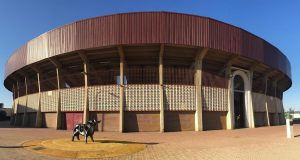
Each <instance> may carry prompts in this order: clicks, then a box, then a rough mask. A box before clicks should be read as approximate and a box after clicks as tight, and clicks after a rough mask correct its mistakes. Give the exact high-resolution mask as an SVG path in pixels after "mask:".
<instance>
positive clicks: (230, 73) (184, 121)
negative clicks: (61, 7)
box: [4, 12, 292, 132]
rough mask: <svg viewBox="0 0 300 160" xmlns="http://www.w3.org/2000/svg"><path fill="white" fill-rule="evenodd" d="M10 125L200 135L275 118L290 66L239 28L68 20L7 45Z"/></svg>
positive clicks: (136, 18) (139, 17)
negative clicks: (89, 124) (90, 123)
mask: <svg viewBox="0 0 300 160" xmlns="http://www.w3.org/2000/svg"><path fill="white" fill-rule="evenodd" d="M4 85H5V87H6V88H7V89H8V90H10V91H11V92H12V93H13V106H12V107H13V111H14V112H13V113H14V114H13V116H12V120H11V123H12V125H16V126H28V127H50V128H56V129H72V128H73V126H74V124H76V123H82V122H86V121H87V120H89V119H94V118H95V119H97V120H101V123H100V124H98V126H97V130H98V131H119V132H133V131H161V132H164V131H185V130H193V131H202V130H214V129H235V128H254V127H259V126H270V125H280V124H283V123H284V109H283V104H282V94H283V92H284V91H286V90H287V89H288V88H290V86H291V85H292V80H291V67H290V63H289V61H288V59H287V58H286V56H285V55H283V54H282V53H281V51H280V50H279V49H277V48H276V47H274V46H273V45H271V44H270V43H268V42H266V41H265V40H263V39H262V38H259V37H257V36H256V35H253V34H251V33H249V32H247V31H245V30H243V29H241V28H238V27H235V26H232V25H230V24H226V23H223V22H220V21H217V20H214V19H211V18H207V17H200V16H194V15H187V14H178V13H170V12H141V13H125V14H115V15H109V16H101V17H95V18H91V19H86V20H81V21H77V22H74V23H71V24H67V25H64V26H62V27H59V28H56V29H53V30H51V31H49V32H46V33H44V34H42V35H40V36H38V37H36V38H34V39H32V40H31V41H29V42H27V43H26V44H25V45H24V46H22V47H21V48H19V49H17V50H16V51H15V53H13V54H12V56H11V57H10V58H9V59H8V61H7V63H6V67H5V80H4Z"/></svg>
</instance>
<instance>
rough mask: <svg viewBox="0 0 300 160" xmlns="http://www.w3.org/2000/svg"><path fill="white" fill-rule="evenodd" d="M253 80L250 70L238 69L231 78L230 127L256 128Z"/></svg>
mask: <svg viewBox="0 0 300 160" xmlns="http://www.w3.org/2000/svg"><path fill="white" fill-rule="evenodd" d="M251 88H252V87H251V82H250V78H249V72H247V71H242V70H236V71H234V72H233V73H232V75H231V79H230V97H231V98H230V103H229V106H228V107H229V108H228V116H229V117H228V118H230V119H228V120H229V121H227V123H231V124H229V126H231V127H229V129H230V128H231V129H233V128H254V115H253V106H252V94H251ZM236 123H237V124H236Z"/></svg>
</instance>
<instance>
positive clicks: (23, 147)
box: [0, 145, 34, 148]
mask: <svg viewBox="0 0 300 160" xmlns="http://www.w3.org/2000/svg"><path fill="white" fill-rule="evenodd" d="M32 146H34V145H29V146H0V148H26V147H32Z"/></svg>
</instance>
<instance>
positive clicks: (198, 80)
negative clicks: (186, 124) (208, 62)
mask: <svg viewBox="0 0 300 160" xmlns="http://www.w3.org/2000/svg"><path fill="white" fill-rule="evenodd" d="M207 51H208V49H207V48H204V49H199V50H198V52H197V55H196V58H195V75H194V85H195V92H196V93H195V95H196V99H195V100H196V103H195V104H196V112H195V131H203V120H202V110H203V107H202V62H203V58H204V57H205V55H206V54H207Z"/></svg>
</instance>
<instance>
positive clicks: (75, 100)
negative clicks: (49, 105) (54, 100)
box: [60, 87, 84, 111]
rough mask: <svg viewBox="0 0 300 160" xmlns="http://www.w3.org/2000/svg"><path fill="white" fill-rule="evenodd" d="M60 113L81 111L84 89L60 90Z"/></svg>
mask: <svg viewBox="0 0 300 160" xmlns="http://www.w3.org/2000/svg"><path fill="white" fill-rule="evenodd" d="M60 96H61V103H60V104H61V111H83V106H84V87H78V88H67V89H61V90H60Z"/></svg>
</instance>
